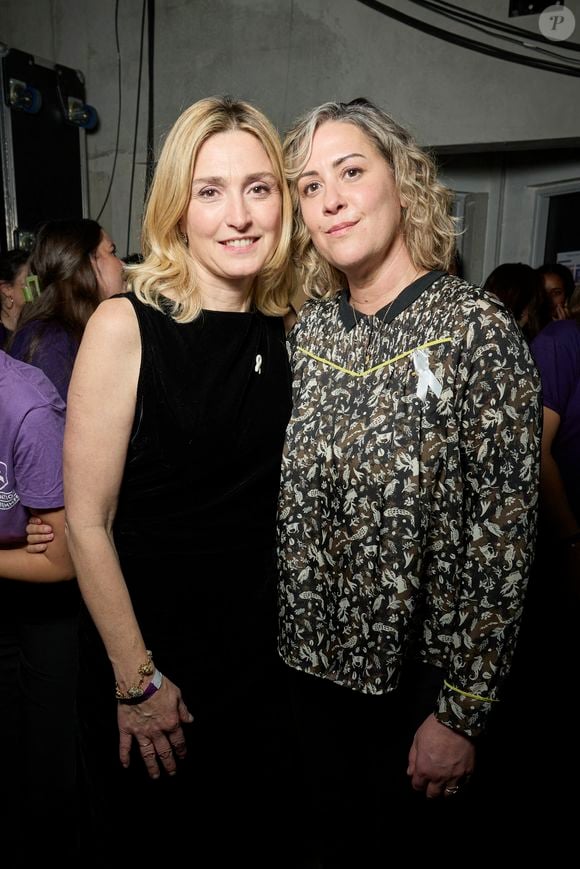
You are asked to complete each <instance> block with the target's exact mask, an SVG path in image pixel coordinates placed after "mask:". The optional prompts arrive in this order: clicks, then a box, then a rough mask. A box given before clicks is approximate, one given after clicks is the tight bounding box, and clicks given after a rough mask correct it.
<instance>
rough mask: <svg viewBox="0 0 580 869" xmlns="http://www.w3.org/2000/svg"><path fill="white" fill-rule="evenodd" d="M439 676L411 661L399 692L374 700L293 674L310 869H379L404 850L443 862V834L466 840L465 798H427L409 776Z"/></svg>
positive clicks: (299, 780) (297, 784)
mask: <svg viewBox="0 0 580 869" xmlns="http://www.w3.org/2000/svg"><path fill="white" fill-rule="evenodd" d="M442 678H443V674H442V672H441V671H440V670H439V669H438V668H435V667H432V666H429V665H422V664H417V665H412V666H409V667H408V669H407V671H406V673H405V676H404V679H403V681H402V684H401V685H400V687H399V688H398V689H397V690H395V691H394V692H392V693H390V694H385V695H367V694H361V693H359V692H356V691H352V690H350V689H348V688H344V687H341V686H339V685H336V684H334V683H332V682H330V681H328V680H326V679H321V678H318V677H314V676H310V675H306V674H304V673H301V672H298V671H293V675H292V694H293V700H294V714H295V727H296V746H297V752H298V760H297V763H296V766H295V776H296V777H297V780H295V781H294V783H293V787H294V790H295V792H297V793H300V791H301V794H300V796H299V799H300V805H301V806H302V813H301V818H300V823H299V826H300V829H301V831H302V834H303V837H304V843H303V848H304V853H305V854H308V853H310V855H311V858H312V865H313V866H317V867H324V869H343V867H344V869H346V867H353V869H354V867H356V869H375V867H382V866H387V865H388V864H389V863H390V862H391V861H392V859H393V853H394V852H393V849H395V853H397V854H400V851H401V848H402V847H404V849H405V854H406V858H407V859H408V861H409V863H410V864H411V865H412V863H413V861H414V860H415V859H416V858H419V857H428V858H429V859H430V861H431V864H430V865H433V864H434V863H435V865H437V864H436V857H437V852H438V848H439V847H440V845H441V835H442V832H443V831H446V832H445V834H444V835H445V836H446V837H447V836H450V837H454V838H455V839H456V840H457V837H459V836H460V835H461V833H462V829H463V825H464V813H465V810H466V799H467V797H466V795H465V793H464V794H461V792H460V794H458V795H457V796H455V797H453V798H452V799H446V800H443V799H437V800H427V799H426V797H425V796H424V794H423V793H418V792H416V791H414V790H413V788H412V787H411V784H410V779H409V777H408V776H407V773H406V770H407V763H408V754H409V749H410V747H411V744H412V740H413V736H414V733H415V731H416V729H417V727H418V726H419V725H420V724H421V723H422V722H423V721H424V720H425V719H426V718H427V717H428V715H429V714H430V713H431V712H433V710H434V708H435V700H436V697H437V694H438V693H439V689H440V686H441V681H442ZM409 834H410V835H409ZM403 837H404V838H403ZM402 841H404V845H403V844H402ZM447 856H448V854H447Z"/></svg>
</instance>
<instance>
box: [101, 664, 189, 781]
mask: <svg viewBox="0 0 580 869" xmlns="http://www.w3.org/2000/svg"><path fill="white" fill-rule="evenodd" d="M117 721H118V724H119V757H120V760H121V763H122V765H123V766H124V767H128V766H129V763H130V752H131V745H132V742H133V739H135V740H136V742H137V744H138V745H139V751H140V752H141V757H142V758H143V762H144V764H145V766H146V767H147V772H148V773H149V775H150V776H151V778H153V779H156V778H159V776H160V774H161V769H163V770H164V771H165V772H166V773H167V774H168V775H175V773H176V772H177V762H176V760H179V759H183V758H184V757H185V755H186V754H187V745H186V742H185V734H184V733H183V728H182V725H183V724H191V722H192V721H193V715H192V714H191V713H190V712H189V710H188V708H187V706H186V705H185V703H184V701H183V698H182V696H181V692H180V690H179V688H178V687H177V686H176V685H174V684H173V682H171V681H170V680H169V679H168V678H167V677H166V676H164V677H163V683H162V685H161V687H160V688H159V690H158V691H156V692H155V693H154V694H153V695H151V696H150V697H148V698H147V699H146V700H143V702H141V703H135V704H131V705H126V704H122V703H119V706H118V711H117Z"/></svg>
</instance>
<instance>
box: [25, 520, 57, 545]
mask: <svg viewBox="0 0 580 869" xmlns="http://www.w3.org/2000/svg"><path fill="white" fill-rule="evenodd" d="M52 540H54V532H53V530H52V528H51V526H50V525H45V524H44V523H43V521H42V519H41V518H40V516H30V517H29V519H28V525H27V526H26V544H27V545H26V551H27V552H30V553H42V552H46V549H47V546H48V544H49V543H50V542H51V541H52Z"/></svg>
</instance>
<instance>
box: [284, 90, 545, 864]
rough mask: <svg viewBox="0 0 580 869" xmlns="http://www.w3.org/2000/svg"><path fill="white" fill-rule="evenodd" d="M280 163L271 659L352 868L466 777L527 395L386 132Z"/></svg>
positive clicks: (333, 116) (531, 418)
mask: <svg viewBox="0 0 580 869" xmlns="http://www.w3.org/2000/svg"><path fill="white" fill-rule="evenodd" d="M285 152H286V160H287V171H288V176H289V179H290V184H291V189H292V195H293V200H294V208H295V222H296V226H295V235H294V242H295V246H294V250H295V264H296V271H297V279H298V281H299V282H300V283H301V284H302V286H303V287H304V289H305V293H306V295H307V296H308V297H310V301H307V302H306V304H305V305H304V307H303V308H302V311H301V313H300V316H299V318H298V322H297V323H296V325H295V327H294V329H293V330H292V332H291V333H290V335H289V345H290V352H291V363H292V368H293V401H294V411H293V414H292V418H291V421H290V424H289V428H288V432H287V443H286V448H285V455H284V461H283V468H282V490H281V498H280V505H279V520H280V521H279V545H280V572H281V580H280V589H281V591H280V594H281V616H280V620H281V632H280V641H279V642H280V651H281V654H282V656H283V658H284V660H285V661H286V662H287V664H289V666H290V667H291V668H293V671H294V675H293V678H294V686H295V698H296V707H297V720H298V723H299V726H300V727H301V732H302V734H303V736H304V739H303V742H301V743H300V744H301V750H302V756H303V760H304V768H303V770H301V775H302V776H303V777H304V781H305V782H306V781H307V782H308V790H309V791H310V794H307V796H308V798H309V799H310V800H312V799H313V798H314V799H315V801H316V805H315V806H314V807H313V808H312V810H311V812H310V816H311V817H312V818H313V819H314V826H316V827H317V829H316V830H314V835H315V836H317V837H318V838H320V839H321V840H322V844H321V848H322V853H323V855H324V858H325V859H326V860H327V861H329V862H325V863H324V865H325V866H326V865H328V866H332V867H334V866H338V865H342V864H341V862H340V861H341V860H342V859H344V860H345V861H346V865H360V866H370V865H373V866H374V865H375V863H374V862H372V863H371V862H369V861H370V860H371V856H370V855H372V858H373V859H374V858H376V857H377V855H379V854H380V853H381V851H383V850H384V847H385V846H384V837H385V833H386V832H387V831H388V829H389V828H390V827H392V825H393V819H394V815H393V812H394V811H395V810H401V811H406V808H405V807H406V806H408V805H409V804H410V805H412V806H414V807H415V809H418V810H420V811H422V812H423V811H425V808H424V807H425V806H428V809H427V811H428V812H430V813H431V814H430V815H429V816H430V817H432V816H433V812H434V811H435V809H434V807H435V808H436V807H437V806H438V803H437V802H435V803H433V801H432V800H431V799H429V800H425V799H424V796H426V797H428V798H435V797H439V796H444V797H445V796H447V797H449V796H451V795H454V794H456V793H457V792H458V791H459V790H460V789H461V786H462V784H464V783H465V781H466V780H467V779H468V777H469V776H470V775H471V772H472V770H473V768H474V760H475V741H476V738H477V737H478V736H479V734H481V733H482V731H483V730H484V727H485V724H486V719H487V718H488V715H489V713H490V711H491V709H492V708H493V707H494V706H495V704H496V703H497V701H498V699H499V698H498V695H499V689H500V685H501V683H502V682H503V680H504V678H505V676H506V674H507V672H508V670H509V666H510V661H511V658H512V653H513V649H514V643H515V640H516V635H517V632H518V627H519V622H520V617H521V611H522V602H523V597H524V592H525V587H526V582H527V577H528V572H529V567H530V561H531V556H532V549H533V540H534V535H535V524H536V505H537V483H538V460H539V459H538V453H539V450H538V446H539V439H538V435H539V415H540V406H539V382H538V377H537V373H536V371H535V368H534V365H533V363H532V361H531V358H530V355H529V352H528V349H527V347H526V345H525V342H524V340H523V339H522V336H521V334H520V333H519V331H518V329H517V327H516V326H515V323H514V322H513V319H512V317H511V315H510V314H509V312H507V311H506V310H505V308H504V307H503V306H502V305H501V303H499V302H498V300H497V299H494V298H492V297H490V296H489V295H488V294H487V293H486V292H485V291H484V290H482V289H480V288H477V287H474V286H471V285H469V284H467V283H466V282H465V281H463V280H461V279H460V278H458V277H453V276H450V275H449V274H448V273H447V270H448V268H449V264H450V261H451V259H452V257H453V253H454V236H455V233H454V226H453V221H452V219H451V218H450V217H449V201H450V196H451V194H450V192H449V191H447V190H446V189H445V188H444V187H443V186H442V185H441V184H439V183H438V181H437V179H436V176H435V170H434V166H433V164H432V162H431V160H430V158H429V157H428V156H427V155H426V154H425V153H424V152H423V151H421V149H420V148H419V147H418V146H417V144H416V143H415V142H414V140H413V139H412V137H411V136H410V135H409V133H408V132H407V131H405V130H404V129H403V128H402V127H400V126H399V125H398V124H397V123H396V122H395V121H393V120H392V119H391V118H390V117H389V116H388V115H386V114H385V113H384V112H383V111H382V110H380V109H378V108H376V107H375V106H373V105H372V104H370V103H369V102H367V101H366V100H354V101H353V102H351V103H348V104H344V103H326V104H324V105H322V106H320V107H318V108H317V109H314V110H313V111H311V112H309V113H308V114H307V115H305V116H304V117H303V118H302V119H301V120H300V121H299V122H298V123H297V124H296V126H295V127H294V128H293V129H292V130H291V131H290V133H289V134H288V136H287V138H286V143H285ZM313 795H315V796H314V797H313ZM409 801H410V802H409ZM457 801H458V802H457ZM460 803H461V799H460V798H457V797H456V805H459V804H460ZM452 804H453V803H451V804H450V803H449V801H442V802H441V806H445V807H447V808H449V807H450V805H452ZM438 811H440V809H438ZM387 812H388V813H387ZM456 832H457V831H455V830H454V831H453V835H456ZM350 851H354V852H356V855H357V860H358V862H357V863H356V864H353V863H352V857H349V856H346V855H348V854H349V852H350ZM365 859H366V862H365ZM349 860H350V861H351V862H350V863H349V862H348V861H349Z"/></svg>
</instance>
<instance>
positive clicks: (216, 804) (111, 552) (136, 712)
mask: <svg viewBox="0 0 580 869" xmlns="http://www.w3.org/2000/svg"><path fill="white" fill-rule="evenodd" d="M282 167H283V164H282V155H281V149H280V144H279V141H278V137H277V134H276V132H275V130H274V128H273V127H272V126H271V124H270V123H269V122H268V121H267V119H266V118H265V117H264V116H263V115H262V114H261V113H260V112H259V111H258V110H257V109H255V108H254V107H252V106H251V105H249V104H247V103H242V102H234V101H232V100H230V99H228V98H224V99H205V100H201V101H199V102H197V103H195V104H194V105H192V106H191V107H190V108H189V109H187V110H186V111H185V112H184V113H183V114H182V115H181V117H180V118H179V119H178V120H177V122H176V123H175V125H174V127H173V128H172V130H171V132H170V133H169V135H168V137H167V140H166V142H165V145H164V147H163V150H162V153H161V156H160V159H159V163H158V166H157V170H156V175H155V179H154V181H153V184H152V188H151V192H150V196H149V201H148V205H147V209H146V214H145V218H144V228H143V244H144V254H145V258H144V262H143V263H142V264H140V265H137V266H135V267H133V268H132V269H131V270H130V274H129V285H130V288H131V289H132V291H133V292H132V293H130V294H126V295H123V296H120V297H117V298H114V299H111V300H108V301H106V302H104V303H103V304H102V305H101V306H100V307H99V309H98V311H96V312H95V314H94V315H93V317H92V318H91V320H90V321H89V324H88V326H87V329H86V332H85V336H84V338H83V341H82V344H81V347H80V350H79V355H78V360H77V363H76V365H75V370H74V374H73V379H72V382H71V386H70V391H69V407H68V419H67V427H66V436H65V488H66V501H67V503H66V510H67V520H68V525H69V540H70V548H71V552H72V555H73V559H74V562H75V565H76V569H77V575H78V580H79V585H80V588H81V590H82V594H83V598H84V601H85V603H86V607H87V609H88V612H89V613H90V615H91V617H92V620H93V622H94V625H95V626H96V628H97V632H98V633H97V632H94V631H93V634H92V635H91V631H90V630H89V629H87V636H86V637H85V638H84V641H83V647H84V649H85V661H84V669H83V671H82V672H83V677H82V680H81V714H82V717H83V721H84V724H85V728H86V748H87V754H86V758H87V763H88V770H89V778H88V786H89V789H90V791H89V792H90V796H91V804H92V806H93V811H94V813H95V817H96V824H95V827H94V828H93V829H92V830H91V833H93V834H95V836H96V838H95V839H94V840H91V841H90V847H91V849H93V848H94V846H95V845H96V841H97V839H98V840H99V841H102V843H103V851H104V852H106V853H107V856H108V855H110V853H111V851H110V848H111V844H112V842H113V841H114V842H115V844H114V848H115V854H116V858H120V857H121V855H123V856H131V859H132V860H134V859H135V857H136V856H137V855H139V856H140V857H141V858H142V859H144V860H147V859H150V858H151V852H152V851H155V849H157V848H159V849H160V851H161V853H162V854H163V857H164V859H167V860H169V859H171V858H172V857H174V858H175V857H177V856H181V855H182V854H183V853H188V851H189V849H190V848H192V847H194V848H195V851H197V850H198V849H205V850H206V849H207V847H209V846H210V845H211V848H212V853H213V856H212V860H213V861H214V862H213V863H212V865H222V864H223V865H231V859H232V853H235V854H236V859H239V860H242V859H243V858H244V859H245V858H247V859H250V860H251V861H252V864H253V865H258V864H261V863H262V862H263V864H264V865H267V864H269V865H280V862H279V861H280V857H279V856H278V855H276V856H274V857H272V855H270V854H269V853H268V847H269V846H268V844H267V842H268V840H269V839H270V835H265V834H264V830H265V829H266V830H269V831H270V833H271V832H272V829H273V825H275V824H276V823H277V822H278V821H279V820H280V818H281V816H282V815H283V813H282V812H281V811H280V806H279V803H278V796H277V794H276V793H275V792H274V790H273V789H274V788H276V787H277V786H279V785H280V781H281V777H280V767H279V765H278V760H279V753H278V744H279V741H280V739H281V726H282V724H281V722H282V721H283V719H284V718H285V713H284V710H283V709H282V703H283V699H284V697H283V678H282V676H281V672H280V671H281V670H282V665H281V663H280V662H279V659H278V657H277V653H276V600H275V575H274V546H275V512H276V500H277V493H278V483H279V471H280V460H281V452H282V444H283V438H284V430H285V426H286V423H287V421H288V417H289V413H290V386H289V374H288V361H287V353H286V347H285V332H284V322H283V315H284V314H285V313H286V312H287V311H288V286H287V264H288V245H289V239H290V234H291V205H290V200H289V194H288V192H287V188H286V184H285V181H284V175H283V168H282ZM105 653H106V654H105ZM107 658H108V661H107ZM282 672H283V671H282ZM117 725H118V727H117ZM119 759H120V763H119ZM250 791H251V793H252V799H251V800H249V799H248V794H249V792H250ZM107 835H109V836H110V837H111V838H110V839H107ZM193 842H195V843H196V844H195V846H194V845H193V844H192V843H193ZM88 858H89V855H87V859H88ZM94 859H95V862H96V863H98V862H99V859H100V860H102V859H103V854H99V855H96V856H94ZM99 865H102V863H101V864H99Z"/></svg>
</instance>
